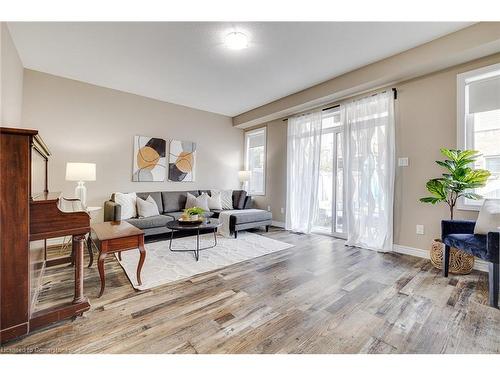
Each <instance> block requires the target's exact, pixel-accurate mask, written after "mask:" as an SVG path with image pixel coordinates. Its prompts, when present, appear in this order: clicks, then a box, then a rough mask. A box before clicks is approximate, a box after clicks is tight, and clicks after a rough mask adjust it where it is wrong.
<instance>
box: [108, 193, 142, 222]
mask: <svg viewBox="0 0 500 375" xmlns="http://www.w3.org/2000/svg"><path fill="white" fill-rule="evenodd" d="M113 199H114V201H115V203H117V204H119V205H120V206H121V217H119V218H118V220H127V219H130V218H132V217H136V216H137V208H136V201H137V195H136V193H118V192H116V193H114V194H113Z"/></svg>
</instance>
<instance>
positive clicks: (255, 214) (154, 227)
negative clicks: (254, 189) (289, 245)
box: [104, 190, 272, 238]
mask: <svg viewBox="0 0 500 375" xmlns="http://www.w3.org/2000/svg"><path fill="white" fill-rule="evenodd" d="M188 192H189V193H191V194H193V195H194V196H198V195H200V194H201V193H203V192H206V193H207V194H209V195H210V190H193V191H161V192H159V191H157V192H142V193H137V196H138V197H139V198H142V199H147V197H148V196H149V195H151V197H152V198H153V199H154V200H155V202H156V204H157V205H158V210H159V211H160V215H158V216H152V217H146V218H131V219H128V220H126V221H127V222H129V223H130V224H132V225H134V226H136V227H137V228H140V229H142V230H143V231H144V235H145V236H146V237H148V236H152V235H159V234H164V233H170V232H171V231H170V229H168V228H167V227H166V225H167V223H168V222H169V221H171V220H176V219H178V218H179V217H180V216H181V214H182V212H183V210H184V207H185V206H186V199H187V193H188ZM251 206H252V198H251V197H250V196H248V195H247V193H246V191H244V190H234V191H233V208H234V209H235V210H239V212H237V213H234V214H231V217H230V221H229V228H230V230H231V233H232V234H233V235H234V237H235V238H236V237H237V235H238V231H241V230H245V229H251V228H257V227H265V228H266V230H268V228H269V225H271V223H272V215H271V213H270V212H268V211H265V210H258V211H255V210H251V211H247V210H248V209H249V208H251ZM219 213H220V211H218V210H213V211H211V212H210V213H209V214H208V215H210V216H212V217H218V216H219ZM120 216H121V207H120V205H119V204H117V203H115V202H114V195H112V196H111V199H110V200H108V201H106V202H104V221H118V220H119V218H120Z"/></svg>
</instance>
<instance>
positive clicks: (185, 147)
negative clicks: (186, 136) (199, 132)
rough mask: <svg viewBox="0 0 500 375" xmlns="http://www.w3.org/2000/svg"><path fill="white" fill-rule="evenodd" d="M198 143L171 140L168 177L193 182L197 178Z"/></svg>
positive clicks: (176, 180) (172, 179)
mask: <svg viewBox="0 0 500 375" xmlns="http://www.w3.org/2000/svg"><path fill="white" fill-rule="evenodd" d="M195 165H196V143H194V142H186V141H177V140H171V141H170V147H169V158H168V179H169V180H170V181H175V182H193V181H194V178H195Z"/></svg>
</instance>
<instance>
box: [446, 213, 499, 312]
mask: <svg viewBox="0 0 500 375" xmlns="http://www.w3.org/2000/svg"><path fill="white" fill-rule="evenodd" d="M475 225H476V222H475V221H471V220H443V221H442V222H441V240H442V241H443V243H444V245H445V247H444V254H443V276H444V277H448V269H449V266H450V248H451V247H454V248H456V249H460V250H462V251H465V252H466V253H468V254H471V255H474V256H475V257H478V258H480V259H483V260H485V261H487V262H489V264H488V266H489V268H488V279H489V302H490V306H492V307H495V308H498V290H499V281H500V280H499V270H500V266H499V264H500V259H499V249H498V248H499V246H500V245H499V239H500V233H499V232H489V233H488V234H487V235H485V234H474V226H475Z"/></svg>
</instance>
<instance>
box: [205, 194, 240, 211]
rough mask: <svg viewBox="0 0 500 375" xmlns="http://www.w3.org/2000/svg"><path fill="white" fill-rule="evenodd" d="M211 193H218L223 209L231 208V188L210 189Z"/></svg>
mask: <svg viewBox="0 0 500 375" xmlns="http://www.w3.org/2000/svg"><path fill="white" fill-rule="evenodd" d="M210 193H211V194H212V195H214V194H215V193H220V200H221V205H222V209H223V210H232V209H233V208H234V207H233V191H232V190H211V192H210Z"/></svg>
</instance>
